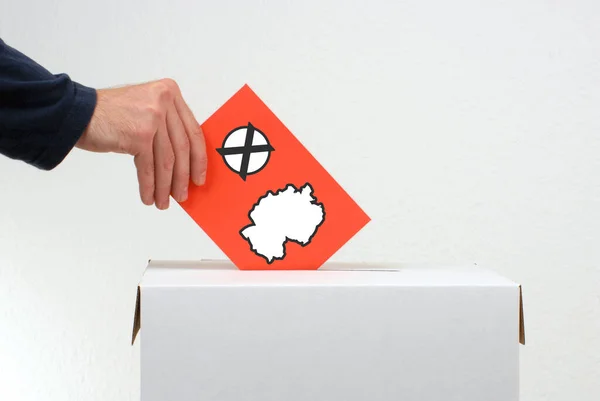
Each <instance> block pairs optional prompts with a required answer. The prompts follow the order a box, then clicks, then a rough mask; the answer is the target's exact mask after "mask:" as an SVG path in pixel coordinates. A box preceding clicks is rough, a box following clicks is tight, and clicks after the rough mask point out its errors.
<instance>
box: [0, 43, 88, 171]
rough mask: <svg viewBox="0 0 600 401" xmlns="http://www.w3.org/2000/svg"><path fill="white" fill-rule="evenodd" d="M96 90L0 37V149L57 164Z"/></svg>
mask: <svg viewBox="0 0 600 401" xmlns="http://www.w3.org/2000/svg"><path fill="white" fill-rule="evenodd" d="M95 106H96V91H95V90H94V89H91V88H88V87H85V86H83V85H80V84H78V83H76V82H73V81H72V80H71V79H70V78H69V76H68V75H66V74H60V75H53V74H51V73H50V72H49V71H47V70H46V69H44V68H43V67H42V66H40V65H39V64H37V63H36V62H35V61H33V60H31V59H30V58H28V57H27V56H25V55H23V54H22V53H20V52H18V51H17V50H15V49H13V48H12V47H10V46H8V45H7V44H5V43H4V42H3V41H2V40H1V39H0V153H1V154H3V155H5V156H7V157H10V158H12V159H16V160H21V161H24V162H26V163H28V164H31V165H33V166H35V167H37V168H40V169H43V170H51V169H53V168H55V167H56V166H57V165H58V164H60V163H61V162H62V161H63V159H64V158H65V157H66V156H67V154H68V153H69V152H70V151H71V149H72V148H73V147H74V146H75V144H76V143H77V141H78V140H79V138H80V137H81V135H82V133H83V132H84V131H85V129H86V127H87V125H88V123H89V121H90V119H91V117H92V114H93V113H94V108H95Z"/></svg>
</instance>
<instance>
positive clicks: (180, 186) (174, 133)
mask: <svg viewBox="0 0 600 401" xmlns="http://www.w3.org/2000/svg"><path fill="white" fill-rule="evenodd" d="M167 130H168V131H169V138H170V140H171V147H172V148H173V152H174V154H175V164H174V166H173V184H172V186H171V194H172V195H173V197H174V198H175V199H177V200H178V201H179V202H184V201H185V200H186V199H187V195H188V184H189V182H190V143H189V141H188V136H187V134H186V132H185V128H184V126H183V122H182V121H181V119H180V118H179V114H178V113H177V110H176V109H175V105H174V104H172V105H171V107H170V108H169V109H168V110H167Z"/></svg>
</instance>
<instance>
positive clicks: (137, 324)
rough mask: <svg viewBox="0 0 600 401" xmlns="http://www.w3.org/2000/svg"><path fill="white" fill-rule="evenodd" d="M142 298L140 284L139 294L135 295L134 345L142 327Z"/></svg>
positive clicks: (132, 336) (132, 337) (132, 335)
mask: <svg viewBox="0 0 600 401" xmlns="http://www.w3.org/2000/svg"><path fill="white" fill-rule="evenodd" d="M141 298H142V291H141V289H140V286H139V285H138V287H137V295H136V297H135V312H134V313H135V314H134V315H133V331H132V333H131V345H133V344H134V343H135V339H136V337H137V335H138V333H139V332H140V328H141V327H142V322H141V314H140V312H141Z"/></svg>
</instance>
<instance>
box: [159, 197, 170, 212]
mask: <svg viewBox="0 0 600 401" xmlns="http://www.w3.org/2000/svg"><path fill="white" fill-rule="evenodd" d="M158 208H159V209H160V210H166V209H168V208H169V199H167V200H166V201H161V202H160V203H159V204H158Z"/></svg>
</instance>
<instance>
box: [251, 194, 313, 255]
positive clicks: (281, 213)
mask: <svg viewBox="0 0 600 401" xmlns="http://www.w3.org/2000/svg"><path fill="white" fill-rule="evenodd" d="M312 194H313V188H312V186H311V185H310V184H308V183H307V184H305V185H304V186H302V187H301V188H300V189H297V188H296V187H295V186H293V185H292V184H288V185H287V186H286V187H285V189H281V190H278V191H277V192H275V193H273V192H272V191H268V192H267V193H266V194H265V195H264V196H261V197H260V198H259V199H258V202H257V203H256V204H255V205H254V206H253V207H252V209H251V210H250V213H249V214H248V217H250V220H252V223H253V224H251V225H249V226H246V227H244V228H243V229H242V230H241V231H240V234H241V235H242V237H244V238H245V239H246V240H247V241H248V242H249V243H250V247H251V248H252V251H254V252H255V253H256V254H257V255H259V256H262V257H263V258H265V259H266V260H267V263H272V262H273V261H274V260H275V259H279V260H281V259H283V258H285V243H286V242H287V241H294V242H296V243H298V244H300V245H302V246H306V245H308V244H310V241H311V240H312V238H313V236H314V235H315V234H316V232H317V229H318V228H319V226H320V225H321V224H322V223H323V221H324V220H325V209H324V207H323V204H322V203H317V199H316V198H315V197H314V196H313V195H312Z"/></svg>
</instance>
